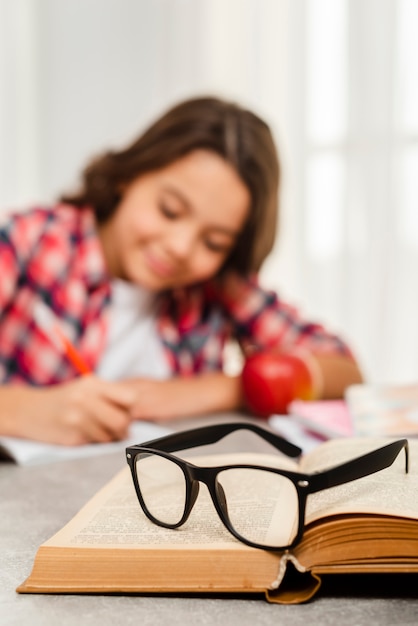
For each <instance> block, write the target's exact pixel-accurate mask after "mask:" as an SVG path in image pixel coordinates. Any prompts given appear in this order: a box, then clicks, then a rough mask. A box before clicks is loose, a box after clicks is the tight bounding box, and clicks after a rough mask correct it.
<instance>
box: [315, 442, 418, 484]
mask: <svg viewBox="0 0 418 626" xmlns="http://www.w3.org/2000/svg"><path fill="white" fill-rule="evenodd" d="M402 448H404V449H405V472H406V473H408V471H409V446H408V440H407V439H400V440H398V441H393V442H392V443H389V444H388V445H386V446H383V447H382V448H379V449H378V450H373V451H372V452H369V453H368V454H365V455H363V456H360V457H358V458H356V459H352V460H351V461H347V463H342V464H341V465H337V466H336V467H332V468H331V469H327V470H324V471H323V472H318V473H315V474H311V475H309V477H308V476H307V478H308V480H309V493H315V492H317V491H321V490H322V489H328V488H330V487H336V486H337V485H342V484H344V483H348V482H350V481H352V480H356V479H357V478H363V477H364V476H369V475H370V474H375V473H376V472H379V471H380V470H383V469H385V468H386V467H389V466H390V465H392V463H393V462H394V461H395V459H396V457H397V456H398V454H399V453H400V451H401V450H402Z"/></svg>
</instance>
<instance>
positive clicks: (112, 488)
mask: <svg viewBox="0 0 418 626" xmlns="http://www.w3.org/2000/svg"><path fill="white" fill-rule="evenodd" d="M243 459H244V460H245V463H253V462H254V463H255V462H256V461H257V462H260V461H263V462H264V465H265V466H267V467H268V466H270V465H271V463H276V464H277V463H283V462H284V463H285V464H288V465H289V466H290V467H292V469H295V464H294V463H293V462H291V461H287V460H285V459H282V458H281V457H276V456H271V455H264V454H255V455H253V454H251V453H243V454H238V455H237V454H234V455H212V456H210V457H197V458H196V459H193V460H194V461H195V462H196V464H197V463H198V462H199V464H204V465H211V466H213V465H215V464H216V465H222V464H226V463H234V462H239V461H240V462H241V463H243V462H244V461H243ZM252 506H253V503H252V502H249V501H248V497H247V495H246V490H245V485H244V489H243V496H242V515H243V516H245V520H246V522H247V523H251V520H252V519H253V512H254V511H252V510H251V507H252ZM284 510H285V513H283V507H282V508H281V510H277V502H276V501H274V502H273V499H271V501H270V502H267V503H266V506H265V507H263V512H262V517H261V518H260V516H258V518H257V523H258V524H260V519H261V523H262V524H263V525H264V526H265V528H264V531H265V536H266V541H268V537H269V533H270V532H271V529H274V530H276V529H277V525H278V524H280V523H282V522H283V515H287V516H288V518H289V519H290V523H289V522H287V525H288V526H289V525H293V524H294V518H295V510H293V511H291V510H290V508H289V507H284ZM277 516H279V519H276V518H277ZM283 541H284V543H287V538H285V539H284V540H283ZM185 544H188V545H197V544H198V545H199V547H201V548H204V547H205V546H206V547H207V548H214V546H225V547H226V548H228V549H230V548H231V547H232V548H234V547H235V548H236V549H244V548H245V546H244V544H242V543H241V542H240V541H238V540H237V539H235V538H234V537H233V536H232V535H231V534H230V533H229V532H228V530H227V529H226V528H225V527H224V525H223V523H222V522H221V520H220V519H219V517H218V515H217V512H216V510H215V508H214V505H213V503H212V500H211V498H210V495H209V493H208V490H207V488H206V486H205V485H201V486H200V491H199V495H198V499H197V501H196V504H195V506H194V509H193V511H192V513H191V516H190V518H189V520H188V521H187V522H186V523H185V524H184V526H182V527H180V528H179V529H176V530H172V529H167V528H163V527H160V526H157V525H155V524H154V523H152V522H151V521H150V520H148V518H147V517H146V516H145V515H144V513H143V511H142V509H141V506H140V504H139V502H138V499H137V496H136V493H135V489H134V485H133V481H132V477H131V473H130V470H129V468H128V467H126V468H125V469H124V470H122V471H121V472H120V473H119V474H118V475H117V476H116V477H115V478H114V479H113V480H112V481H111V482H110V483H109V484H108V485H106V486H105V487H104V488H103V489H102V490H101V491H99V492H98V493H97V494H96V496H94V498H93V499H92V500H90V501H89V502H88V503H87V505H85V507H84V508H83V509H81V511H80V512H79V513H78V514H77V515H76V516H75V517H74V518H73V520H72V521H71V522H69V524H67V525H66V526H65V527H64V528H63V529H62V530H61V531H59V532H58V533H57V534H56V535H54V537H52V538H51V539H50V540H48V541H47V542H46V544H44V545H48V546H63V545H68V546H74V547H77V548H78V547H105V546H107V547H126V548H131V549H133V548H135V547H138V546H141V547H146V546H150V547H152V548H153V549H166V548H167V547H168V546H169V547H170V548H182V547H184V545H185Z"/></svg>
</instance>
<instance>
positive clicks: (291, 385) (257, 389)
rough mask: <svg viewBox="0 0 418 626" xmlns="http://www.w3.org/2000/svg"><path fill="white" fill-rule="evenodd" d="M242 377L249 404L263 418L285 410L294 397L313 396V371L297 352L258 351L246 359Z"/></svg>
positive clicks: (302, 398) (310, 397) (305, 398)
mask: <svg viewBox="0 0 418 626" xmlns="http://www.w3.org/2000/svg"><path fill="white" fill-rule="evenodd" d="M241 379H242V386H243V393H244V399H245V401H246V404H247V407H248V408H249V409H250V410H251V411H252V412H253V413H255V414H256V415H258V416H260V417H268V416H269V415H272V414H274V413H278V414H284V413H286V412H287V407H288V405H289V403H290V402H291V401H292V400H294V399H295V398H298V399H301V400H313V398H314V384H313V377H312V373H311V370H310V368H309V367H308V365H307V364H306V362H305V361H304V359H303V358H301V357H300V356H297V355H295V354H291V353H279V352H257V353H256V354H254V355H251V356H250V357H248V358H247V360H246V361H245V364H244V367H243V370H242V376H241Z"/></svg>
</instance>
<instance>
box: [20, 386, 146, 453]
mask: <svg viewBox="0 0 418 626" xmlns="http://www.w3.org/2000/svg"><path fill="white" fill-rule="evenodd" d="M9 391H10V392H13V391H14V392H17V393H18V394H19V395H20V398H19V396H18V395H16V398H17V407H18V410H17V412H16V411H15V416H14V430H15V432H14V434H15V436H19V437H25V438H28V439H34V440H38V441H44V442H48V443H54V444H63V445H70V446H73V445H81V444H85V443H93V442H94V443H96V442H97V443H99V442H100V443H105V442H109V441H114V440H118V439H124V438H125V437H126V436H127V434H128V429H129V425H130V423H131V420H132V418H131V406H132V403H133V401H134V398H135V394H134V393H133V391H132V390H131V389H130V388H129V387H127V386H126V385H125V384H123V383H116V382H107V381H104V380H101V379H99V378H96V377H95V376H83V377H81V378H77V379H76V380H73V381H71V382H67V383H63V384H60V385H55V386H52V387H47V388H42V389H39V388H35V389H34V388H27V387H25V388H22V387H19V388H14V389H11V388H10V389H9Z"/></svg>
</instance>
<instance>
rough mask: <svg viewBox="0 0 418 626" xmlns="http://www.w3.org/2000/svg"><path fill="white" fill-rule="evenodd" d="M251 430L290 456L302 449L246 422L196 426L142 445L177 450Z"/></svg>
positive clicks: (297, 453) (165, 450)
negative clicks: (235, 432)
mask: <svg viewBox="0 0 418 626" xmlns="http://www.w3.org/2000/svg"><path fill="white" fill-rule="evenodd" d="M240 429H243V430H250V431H252V432H254V433H256V434H257V435H259V437H262V438H263V439H265V440H266V441H268V442H269V443H270V444H271V445H273V446H274V447H275V448H276V449H277V450H280V452H282V453H283V454H286V455H287V456H290V457H298V456H300V455H301V453H302V450H301V449H300V448H299V447H298V446H295V445H294V444H293V443H290V441H287V440H286V439H283V438H282V437H280V436H279V435H275V434H274V433H271V432H270V431H268V430H265V429H264V428H260V427H259V426H257V425H255V424H251V423H246V422H228V423H226V424H215V425H212V426H203V427H202V428H194V429H193V430H186V431H184V432H179V433H173V434H172V435H166V436H165V437H159V438H158V439H153V440H152V441H147V442H146V443H142V444H141V447H144V448H155V449H157V450H162V451H164V452H175V451H176V450H187V449H189V448H196V447H198V446H202V445H207V444H211V443H216V442H217V441H219V440H220V439H222V438H223V437H226V435H229V434H230V433H232V432H234V431H236V430H240Z"/></svg>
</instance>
